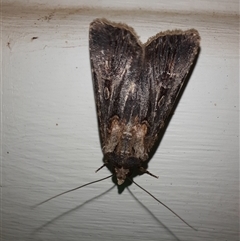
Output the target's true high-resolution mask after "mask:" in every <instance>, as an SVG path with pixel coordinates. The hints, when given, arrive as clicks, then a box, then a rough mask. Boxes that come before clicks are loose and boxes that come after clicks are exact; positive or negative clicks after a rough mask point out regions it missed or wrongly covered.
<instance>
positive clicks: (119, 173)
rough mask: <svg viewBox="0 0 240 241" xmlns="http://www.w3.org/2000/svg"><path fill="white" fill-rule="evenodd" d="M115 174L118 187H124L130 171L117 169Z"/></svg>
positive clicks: (121, 168)
mask: <svg viewBox="0 0 240 241" xmlns="http://www.w3.org/2000/svg"><path fill="white" fill-rule="evenodd" d="M115 173H116V177H117V182H118V185H122V184H123V183H124V181H125V180H126V178H127V176H128V174H129V173H130V171H129V169H125V168H123V167H115Z"/></svg>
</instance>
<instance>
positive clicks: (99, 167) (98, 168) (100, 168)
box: [95, 163, 106, 172]
mask: <svg viewBox="0 0 240 241" xmlns="http://www.w3.org/2000/svg"><path fill="white" fill-rule="evenodd" d="M105 166H106V164H105V163H104V164H103V165H102V166H100V167H99V168H98V169H97V170H96V171H95V172H98V171H100V170H101V169H102V168H103V167H105Z"/></svg>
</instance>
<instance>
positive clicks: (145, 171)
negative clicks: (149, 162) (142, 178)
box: [139, 167, 158, 178]
mask: <svg viewBox="0 0 240 241" xmlns="http://www.w3.org/2000/svg"><path fill="white" fill-rule="evenodd" d="M139 171H140V172H141V173H147V174H148V175H150V176H152V177H155V178H158V176H156V175H154V174H152V173H151V172H149V171H148V170H146V169H145V168H143V167H140V168H139Z"/></svg>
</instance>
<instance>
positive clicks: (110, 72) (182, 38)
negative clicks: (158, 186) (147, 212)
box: [38, 19, 200, 229]
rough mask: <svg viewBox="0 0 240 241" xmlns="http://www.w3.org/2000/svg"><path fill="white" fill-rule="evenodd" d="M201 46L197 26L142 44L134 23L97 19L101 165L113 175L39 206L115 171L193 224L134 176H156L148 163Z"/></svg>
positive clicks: (92, 36) (94, 59) (93, 58)
mask: <svg viewBox="0 0 240 241" xmlns="http://www.w3.org/2000/svg"><path fill="white" fill-rule="evenodd" d="M199 45H200V36H199V34H198V31H197V30H195V29H190V30H187V31H181V30H175V31H166V32H160V33H158V34H157V35H155V36H153V37H151V38H150V39H149V40H148V41H147V42H146V43H145V44H142V43H141V42H140V40H139V39H138V37H137V35H136V33H135V32H134V30H133V29H132V28H131V27H129V26H127V25H125V24H122V23H121V24H118V23H113V22H110V21H108V20H106V19H96V20H94V21H93V22H92V23H91V24H90V30H89V50H90V62H91V69H92V78H93V86H94V92H95V102H96V108H97V116H98V124H99V130H100V139H101V146H102V151H103V155H104V164H103V165H102V166H101V167H100V168H99V169H98V170H100V169H101V168H102V167H104V166H107V167H108V168H109V169H110V170H111V172H112V175H110V176H108V177H105V178H102V179H99V180H96V181H93V182H90V183H87V184H84V185H81V186H79V187H76V188H73V189H71V190H68V191H65V192H63V193H60V194H58V195H56V196H54V197H51V198H49V199H47V200H45V201H43V202H41V203H39V204H38V205H40V204H42V203H45V202H47V201H49V200H51V199H53V198H56V197H58V196H61V195H63V194H65V193H68V192H71V191H74V190H77V189H79V188H82V187H84V186H87V185H90V184H93V183H96V182H100V181H103V180H105V179H107V178H110V177H112V176H115V177H116V179H117V184H118V185H122V184H123V183H124V182H125V180H126V179H128V180H130V181H131V182H133V183H135V184H136V185H137V186H138V187H140V188H141V189H142V190H144V191H145V192H147V193H148V194H149V195H150V196H152V197H153V198H154V199H155V200H156V201H158V202H159V203H161V204H162V205H163V206H165V207H166V208H167V209H168V210H170V211H171V212H172V213H174V214H175V215H176V216H177V217H178V218H180V219H181V220H182V221H183V222H184V223H186V224H187V225H188V226H189V227H191V228H193V227H192V226H191V225H189V224H188V223H187V222H186V221H185V220H184V219H182V218H181V217H180V216H179V215H178V214H177V213H175V212H174V211H173V210H172V209H170V208H169V207H168V206H167V205H165V204H164V203H162V202H161V201H160V200H159V199H157V198H156V197H154V196H153V195H152V194H151V193H149V192H148V191H147V190H145V189H144V188H142V187H141V186H139V185H138V184H137V183H136V182H134V181H133V179H132V178H131V175H132V174H133V172H138V173H140V174H142V173H147V174H150V175H152V176H154V175H153V174H151V173H150V172H149V171H148V170H147V169H146V168H145V167H144V164H145V163H146V161H148V160H149V153H150V152H151V150H152V148H153V146H154V144H155V142H156V140H157V139H158V135H159V133H160V132H161V130H162V129H163V127H164V124H165V122H166V119H167V117H168V116H169V114H170V113H171V111H172V109H173V106H174V103H175V101H176V98H177V96H178V94H179V92H180V90H181V87H182V86H183V84H184V81H185V79H186V76H187V74H188V72H189V70H190V67H191V65H192V63H193V61H194V59H195V57H196V55H197V53H198V51H199ZM98 170H97V171H98ZM154 177H156V176H154ZM193 229H194V228H193Z"/></svg>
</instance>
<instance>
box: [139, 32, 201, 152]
mask: <svg viewBox="0 0 240 241" xmlns="http://www.w3.org/2000/svg"><path fill="white" fill-rule="evenodd" d="M199 42H200V36H199V34H198V32H197V31H196V30H194V29H191V30H188V31H185V32H184V31H180V30H176V31H167V32H164V33H159V34H157V35H156V36H155V37H153V38H150V39H149V40H148V42H147V43H146V44H145V66H144V70H143V75H142V81H143V82H144V83H145V84H146V85H147V86H148V88H149V92H150V93H146V94H147V95H148V94H149V99H150V101H149V102H148V108H144V109H142V110H141V111H142V113H141V114H140V116H142V117H146V120H147V122H148V123H149V132H148V133H147V136H146V142H145V147H146V148H147V150H148V151H149V150H150V149H151V147H152V146H153V144H154V140H155V139H156V138H157V134H158V133H159V131H160V130H161V128H162V127H163V126H164V122H165V120H166V118H167V117H168V115H169V113H170V112H171V110H172V108H173V105H174V102H175V100H176V98H177V96H178V93H179V91H180V89H181V87H182V85H183V83H184V80H185V77H186V75H187V73H188V71H189V69H190V67H191V65H192V63H193V60H194V58H195V56H196V54H197V52H198V48H199Z"/></svg>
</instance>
